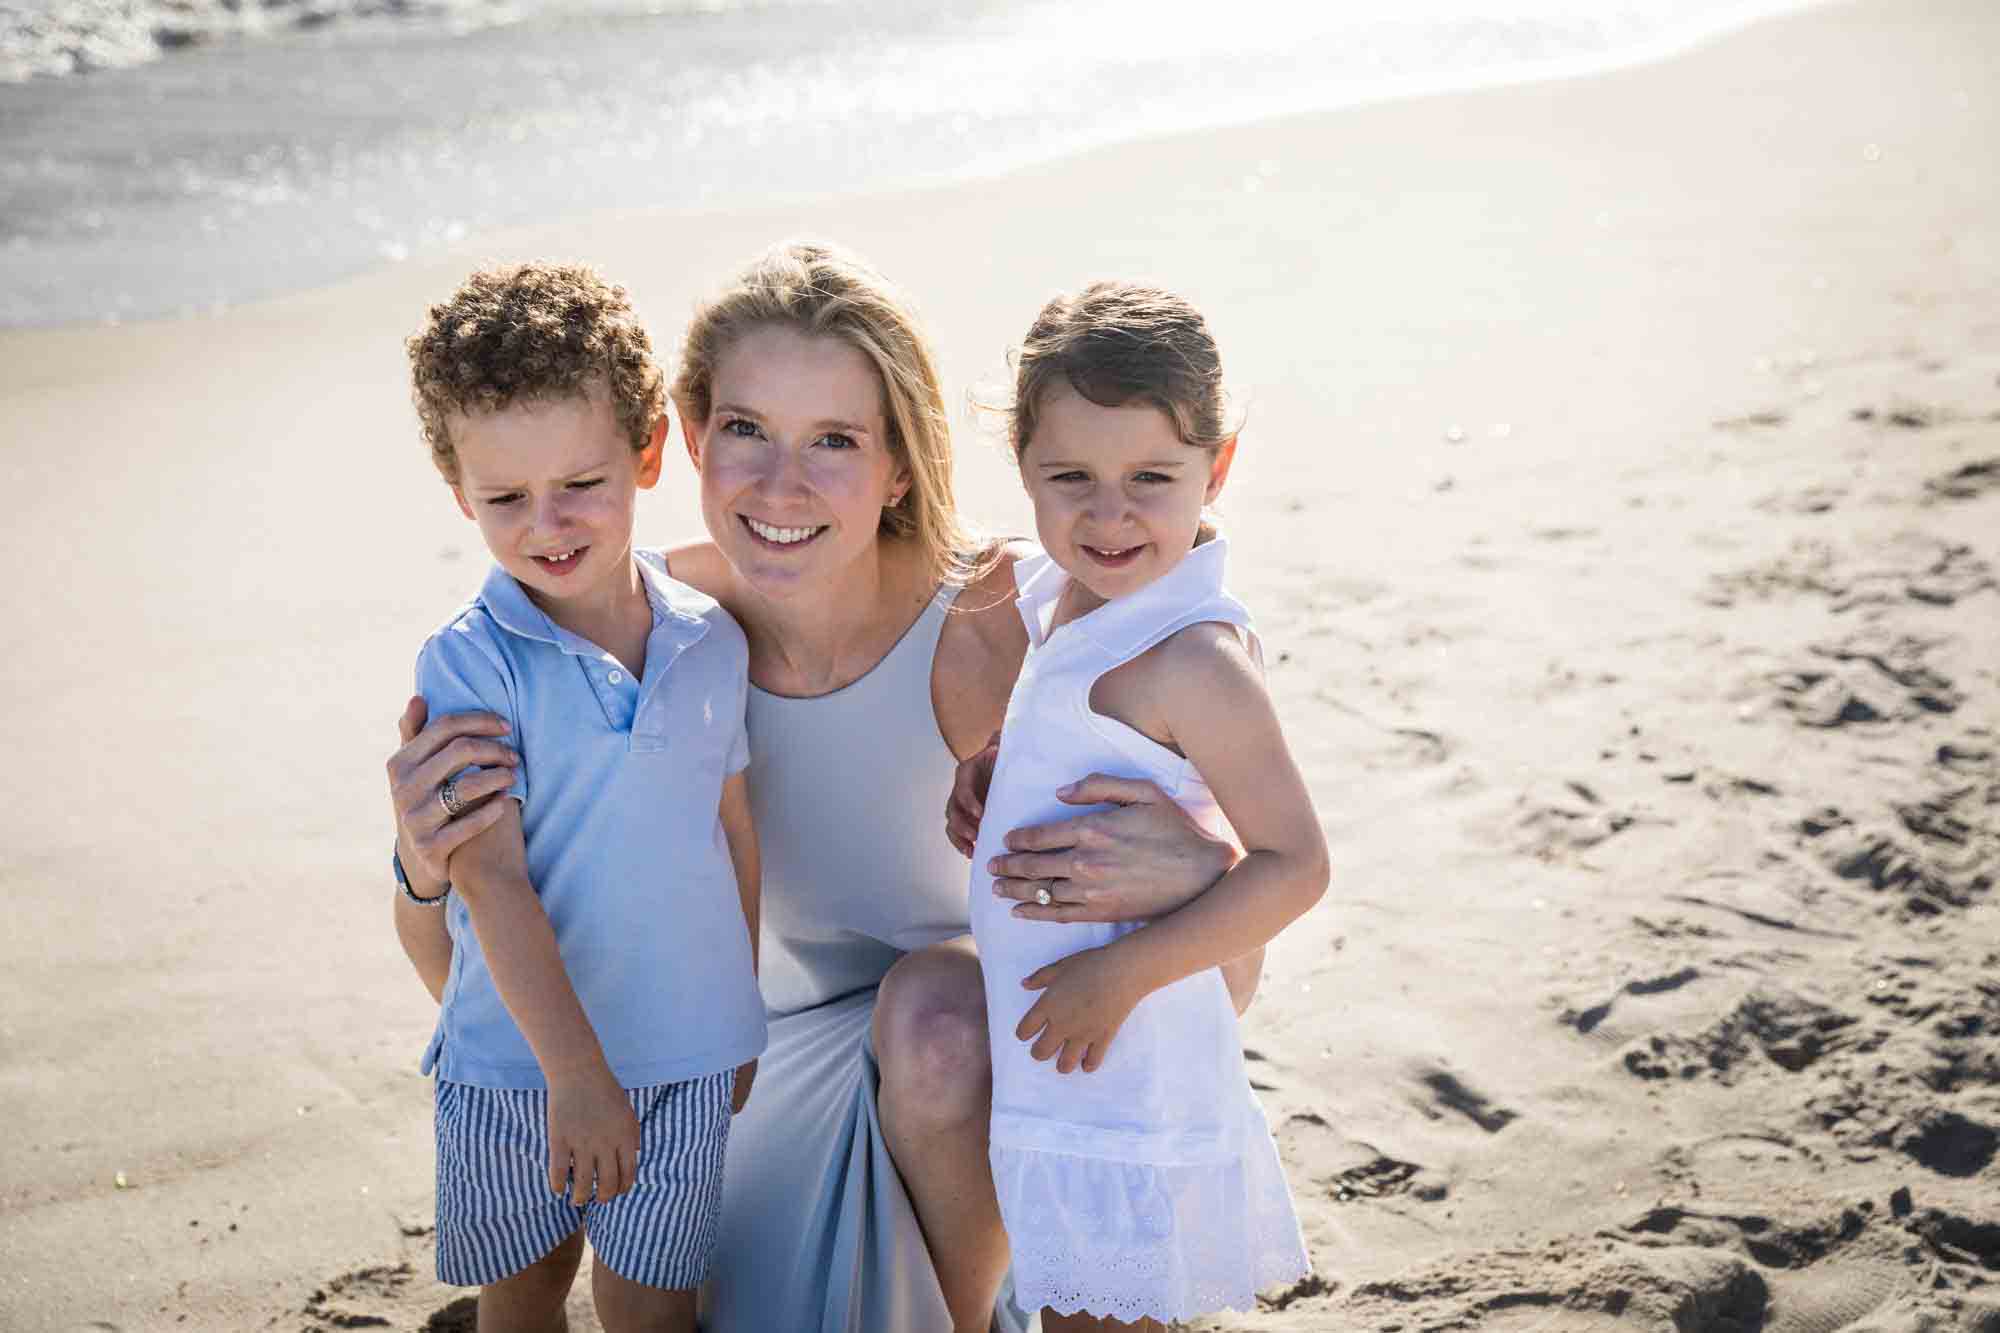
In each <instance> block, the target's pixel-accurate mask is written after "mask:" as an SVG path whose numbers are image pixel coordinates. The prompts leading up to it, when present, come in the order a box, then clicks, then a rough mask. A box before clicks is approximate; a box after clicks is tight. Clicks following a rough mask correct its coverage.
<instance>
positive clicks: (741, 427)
mask: <svg viewBox="0 0 2000 1333" xmlns="http://www.w3.org/2000/svg"><path fill="white" fill-rule="evenodd" d="M722 433H723V434H724V435H734V436H736V437H737V438H739V439H744V440H754V439H756V438H757V437H758V436H759V435H762V434H763V433H764V432H763V431H762V430H761V429H760V428H759V427H758V425H757V423H756V422H754V421H749V420H746V419H745V418H743V417H730V418H729V419H728V420H727V421H725V422H723V423H722Z"/></svg>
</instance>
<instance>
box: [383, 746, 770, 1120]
mask: <svg viewBox="0 0 2000 1333" xmlns="http://www.w3.org/2000/svg"><path fill="white" fill-rule="evenodd" d="M721 816H722V835H723V837H724V838H725V839H727V840H728V842H729V860H730V862H731V863H732V864H733V865H734V866H735V867H736V893H737V896H738V897H740V898H741V899H742V901H743V923H744V924H745V925H746V926H748V927H749V928H750V967H751V969H752V970H753V971H754V970H755V969H756V967H757V937H758V933H759V932H758V911H759V908H760V905H761V902H762V886H763V878H764V876H763V861H762V859H761V857H760V854H759V851H758V847H757V828H756V825H754V824H753V823H751V821H750V787H749V784H748V783H747V782H746V781H745V780H744V777H743V774H741V773H738V774H736V775H735V776H733V777H730V778H726V779H724V780H723V783H722V810H721ZM412 906H414V904H412ZM756 1077H757V1062H756V1061H755V1060H752V1061H750V1062H749V1063H748V1064H744V1065H740V1066H738V1067H737V1070H736V1084H735V1087H734V1089H733V1090H732V1091H731V1093H730V1099H729V1106H730V1110H731V1111H740V1110H742V1109H743V1107H744V1104H745V1103H747V1102H748V1101H749V1100H750V1083H751V1081H752V1080H753V1079H755V1078H756Z"/></svg>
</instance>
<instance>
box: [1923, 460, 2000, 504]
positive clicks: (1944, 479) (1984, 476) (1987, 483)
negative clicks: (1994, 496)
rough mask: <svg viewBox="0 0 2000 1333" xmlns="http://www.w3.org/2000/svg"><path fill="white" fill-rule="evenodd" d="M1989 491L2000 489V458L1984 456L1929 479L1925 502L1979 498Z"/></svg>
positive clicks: (1925, 486)
mask: <svg viewBox="0 0 2000 1333" xmlns="http://www.w3.org/2000/svg"><path fill="white" fill-rule="evenodd" d="M1988 491H2000V458H1982V459H1979V460H1978V461H1977V462H1972V463H1967V464H1965V465H1964V466H1962V467H1955V468H1953V469H1952V470H1951V471H1949V472H1941V473H1939V474H1938V475H1937V476H1935V477H1931V478H1929V479H1927V480H1926V481H1925V482H1924V503H1925V504H1939V503H1942V502H1944V501H1949V500H1977V499H1978V498H1979V497H1980V496H1982V495H1984V494H1986V493H1987V492H1988Z"/></svg>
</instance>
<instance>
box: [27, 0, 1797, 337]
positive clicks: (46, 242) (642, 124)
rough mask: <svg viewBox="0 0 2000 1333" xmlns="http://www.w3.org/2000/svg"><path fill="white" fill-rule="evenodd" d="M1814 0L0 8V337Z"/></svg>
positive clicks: (1620, 41)
mask: <svg viewBox="0 0 2000 1333" xmlns="http://www.w3.org/2000/svg"><path fill="white" fill-rule="evenodd" d="M1811 2H1812V0H1338V2H1336V0H1321V2H1319V3H1302V2H1300V0H1230V3H1228V4H1227V5H1218V4H1216V3H1214V0H1200V2H1199V3H1197V2H1196V0H1063V2H1062V3H997V2H996V0H927V2H923V3H919V2H918V0H505V3H501V2H499V0H0V325H10V326H22V325H46V324H60V323H73V322H91V321H105V320H125V319H135V318H150V317H160V316H172V315H177V314H181V313H186V312H190V311H197V310H205V309H212V308H216V307H219V306H224V305H228V304H233V303H237V302H241V301H245V300H251V299H255V298H258V297H262V296H267V295H272V294H275V293H279V292H284V291H289V290H297V289H299V288H302V287H305V286H310V285H316V284H319V283H324V282H328V281H331V280H334V279H337V278H339V277H341V276H343V275H347V274H351V273H355V272H359V271H362V270H364V269H367V268H370V267H372V266H375V265H380V264H385V263H395V262H399V261H401V260H404V259H407V258H408V257H410V256H411V255H413V254H417V253H420V252H422V251H424V250H426V249H427V248H432V247H437V246H441V245H447V244H451V243H455V242H457V241H459V240H462V239H464V238H465V237H467V236H474V235H477V234H479V233H481V232H483V231H487V230H490V229H494V228H501V227H507V226H513V225H520V224H523V223H530V222H542V221H552V220H559V219H562V218H565V217H570V216H581V215H586V214H589V213H592V212H596V211H601V210H605V209H611V208H617V209H629V208H646V207H682V208H702V207H711V206H717V205H728V204H752V203H757V202H761V201H769V200H772V199H776V198H797V197H812V196H817V195H823V194H829V193H844V192H848V191H855V190H867V189H871V188H881V187H884V186H894V185H900V184H905V183H909V182H913V181H922V180H937V179H945V178H950V177H955V176H963V175H968V174H971V175H977V174H982V173H991V172H995V171H1000V170H1004V169H1007V168H1009V167H1012V166H1015V165H1018V164H1020V163H1024V162H1029V161H1033V160H1036V159H1041V158H1047V157H1052V156H1057V155H1060V154H1063V153H1066V152H1071V151H1075V150H1077V149H1079V148H1083V147H1087V146H1091V145H1096V144H1102V143H1107V142H1115V141H1119V140H1123V139H1131V138H1138V137H1145V136H1151V135H1157V134H1162V133H1169V132H1174V131H1178V130H1184V129H1191V128H1197V127H1201V126H1205V125H1215V124H1226V123H1237V122H1242V121H1247V120H1252V119H1257V118H1260V117H1265V116H1271V115H1277V114H1287V113H1292V112H1298V111H1304V110H1310V109H1314V108H1321V107H1331V106H1337V105H1342V104H1348V103H1354V102H1359V101H1367V100H1373V99H1379V98H1385V97H1394V96H1402V95H1408V94H1411V93H1414V92H1421V91H1426V90H1432V89H1444V88H1455V87H1466V86H1475V85H1480V84H1489V83H1496V82H1507V81H1513V80H1520V79H1530V78H1543V77H1553V76H1559V75H1563V74H1570V73H1577V72H1583V71H1586V70H1591V69H1598V68H1604V67H1608V66H1612V65H1617V64H1620V63H1626V62H1633V61H1639V60H1644V59H1649V58H1653V57H1655V56H1658V55H1664V54H1667V53H1670V52H1671V51H1673V50H1676V49H1679V48H1682V47H1685V46H1687V45H1689V44H1692V43H1693V42H1695V41H1697V40H1700V39H1701V38H1703V37H1706V36H1709V35H1711V34H1714V33H1716V32H1720V31H1724V30H1727V29H1730V28H1733V27H1736V26H1740V25H1742V24H1744V23H1747V22H1750V21H1752V20H1753V19H1755V18H1758V17H1761V16H1763V15H1767V14H1770V13H1773V12H1777V11H1782V10H1789V9H1796V8H1800V7H1802V6H1803V5H1804V4H1807V3H1811Z"/></svg>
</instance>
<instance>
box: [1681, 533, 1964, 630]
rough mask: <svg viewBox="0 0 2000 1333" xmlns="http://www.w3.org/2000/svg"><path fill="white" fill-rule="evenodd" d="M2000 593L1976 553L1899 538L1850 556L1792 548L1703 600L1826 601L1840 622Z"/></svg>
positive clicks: (1799, 544)
mask: <svg viewBox="0 0 2000 1333" xmlns="http://www.w3.org/2000/svg"><path fill="white" fill-rule="evenodd" d="M1996 588H2000V582H1996V580H1995V578H1994V575H1993V567H1992V566H1991V565H1989V564H1988V563H1987V562H1986V561H1984V560H1982V559H1981V558H1980V557H1979V556H1978V555H1976V554H1975V553H1974V552H1973V550H1972V548H1971V547H1970V546H1966V545H1963V544H1959V543H1953V542H1947V541H1942V540H1940V539H1938V538H1936V537H1933V536H1929V535H1927V534H1925V533H1921V532H1900V533H1897V534H1896V535H1895V536H1893V537H1891V538H1890V539H1889V540H1887V541H1886V542H1877V543H1870V544H1868V545H1866V546H1864V547H1861V548H1860V549H1856V550H1851V551H1843V550H1837V549H1836V548H1834V547H1833V546H1832V545H1831V544H1829V543H1827V542H1824V541H1819V540H1817V539H1800V540H1798V541H1794V542H1793V543H1792V544H1791V546H1790V547H1789V548H1787V550H1786V551H1785V552H1784V554H1782V555H1780V556H1777V557H1776V558H1774V559H1772V560H1767V561H1763V562H1761V563H1759V564H1756V565H1752V566H1750V567H1749V568H1747V569H1740V570H1734V571H1731V572H1727V573H1722V574H1717V575H1714V576H1712V577H1711V578H1710V579H1709V581H1708V587H1707V589H1706V591H1705V592H1704V593H1703V594H1702V600H1703V601H1704V602H1706V603H1707V604H1708V605H1710V606H1717V607H1733V606H1735V605H1736V604H1737V603H1739V602H1742V601H1770V600H1772V599H1773V598H1777V597H1786V596H1808V595H1809V596H1817V597H1823V598H1825V599H1826V600H1827V601H1828V602H1829V603H1830V604H1831V606H1832V609H1833V611H1834V612H1835V613H1836V614H1838V613H1844V612H1847V611H1852V610H1854V609H1856V608H1857V607H1864V606H1894V605H1903V604H1906V603H1909V602H1918V603H1922V604H1926V605H1930V606H1952V605H1954V604H1956V603H1958V602H1960V601H1963V600H1964V599H1966V598H1968V597H1971V596H1973V595H1974V594H1976V593H1980V592H1984V591H1989V590H1993V589H1996Z"/></svg>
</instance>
